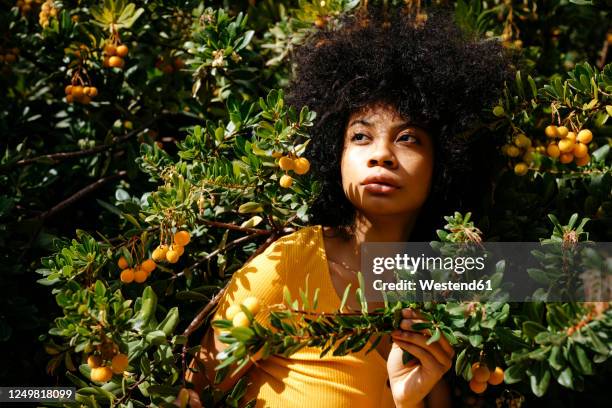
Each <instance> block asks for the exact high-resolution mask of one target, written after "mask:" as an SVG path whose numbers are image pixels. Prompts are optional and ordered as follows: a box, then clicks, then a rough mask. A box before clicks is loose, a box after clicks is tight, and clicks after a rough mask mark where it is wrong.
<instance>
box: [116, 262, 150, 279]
mask: <svg viewBox="0 0 612 408" xmlns="http://www.w3.org/2000/svg"><path fill="white" fill-rule="evenodd" d="M117 265H119V268H121V275H119V279H121V282H123V283H131V282H136V283H143V282H144V281H146V280H147V278H148V277H149V275H151V272H153V271H154V270H155V268H157V264H156V263H155V262H154V261H153V260H152V259H145V260H144V261H142V262H141V263H140V264H139V265H136V266H135V267H133V268H132V267H130V264H129V263H128V261H127V259H125V258H124V257H123V256H122V257H120V258H119V261H117Z"/></svg>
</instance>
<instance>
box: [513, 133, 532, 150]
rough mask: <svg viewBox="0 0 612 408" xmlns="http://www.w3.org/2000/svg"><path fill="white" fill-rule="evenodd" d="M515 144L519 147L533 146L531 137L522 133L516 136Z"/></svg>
mask: <svg viewBox="0 0 612 408" xmlns="http://www.w3.org/2000/svg"><path fill="white" fill-rule="evenodd" d="M514 144H515V145H516V146H518V147H525V148H527V147H529V146H531V139H530V138H528V137H527V136H525V135H524V134H522V133H520V134H519V135H517V136H516V137H515V138H514Z"/></svg>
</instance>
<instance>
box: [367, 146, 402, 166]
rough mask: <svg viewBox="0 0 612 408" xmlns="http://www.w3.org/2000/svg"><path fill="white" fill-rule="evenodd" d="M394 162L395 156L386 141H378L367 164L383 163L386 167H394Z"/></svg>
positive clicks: (376, 164) (377, 164)
mask: <svg viewBox="0 0 612 408" xmlns="http://www.w3.org/2000/svg"><path fill="white" fill-rule="evenodd" d="M395 164H396V159H395V156H394V155H393V152H392V151H391V149H390V148H389V146H387V144H386V143H378V144H377V146H376V148H375V149H374V151H373V152H372V154H371V156H370V159H369V160H368V165H369V166H379V165H384V166H387V167H394V166H395Z"/></svg>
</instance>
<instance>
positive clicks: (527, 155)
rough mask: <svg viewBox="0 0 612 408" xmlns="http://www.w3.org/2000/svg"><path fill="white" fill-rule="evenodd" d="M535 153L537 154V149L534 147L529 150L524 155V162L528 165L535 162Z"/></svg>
mask: <svg viewBox="0 0 612 408" xmlns="http://www.w3.org/2000/svg"><path fill="white" fill-rule="evenodd" d="M534 152H535V149H534V148H533V147H530V148H528V149H527V151H526V152H525V154H524V155H523V161H524V162H525V163H527V164H531V163H533V160H534V156H533V153H534Z"/></svg>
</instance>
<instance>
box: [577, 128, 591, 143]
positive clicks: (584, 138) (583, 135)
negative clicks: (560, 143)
mask: <svg viewBox="0 0 612 408" xmlns="http://www.w3.org/2000/svg"><path fill="white" fill-rule="evenodd" d="M576 139H577V140H578V141H579V142H580V143H584V144H589V143H591V140H593V133H592V132H591V131H590V130H589V129H582V130H581V131H580V132H578V136H577V137H576Z"/></svg>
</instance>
